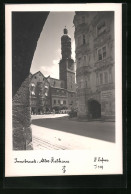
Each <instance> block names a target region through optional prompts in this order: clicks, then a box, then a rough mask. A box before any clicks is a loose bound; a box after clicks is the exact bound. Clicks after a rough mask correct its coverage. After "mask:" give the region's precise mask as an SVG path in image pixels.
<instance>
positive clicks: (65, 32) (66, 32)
mask: <svg viewBox="0 0 131 194" xmlns="http://www.w3.org/2000/svg"><path fill="white" fill-rule="evenodd" d="M64 34H68V30H67V29H66V26H65V28H64Z"/></svg>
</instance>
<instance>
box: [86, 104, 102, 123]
mask: <svg viewBox="0 0 131 194" xmlns="http://www.w3.org/2000/svg"><path fill="white" fill-rule="evenodd" d="M88 112H89V115H90V117H91V118H92V119H98V118H101V104H100V103H99V102H98V101H96V100H89V101H88Z"/></svg>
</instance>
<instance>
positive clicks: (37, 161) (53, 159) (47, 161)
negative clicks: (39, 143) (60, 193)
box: [14, 157, 70, 173]
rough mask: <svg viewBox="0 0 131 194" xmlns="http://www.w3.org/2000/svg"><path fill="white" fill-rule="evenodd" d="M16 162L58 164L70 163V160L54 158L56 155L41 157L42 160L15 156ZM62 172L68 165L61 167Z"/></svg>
mask: <svg viewBox="0 0 131 194" xmlns="http://www.w3.org/2000/svg"><path fill="white" fill-rule="evenodd" d="M14 163H17V164H20V163H21V164H25V163H26V164H32V163H47V164H48V163H52V164H53V163H54V164H57V163H60V164H68V163H70V161H69V160H63V159H61V158H54V157H51V158H50V159H46V158H41V159H40V160H36V159H33V160H27V159H23V160H20V159H18V158H14ZM61 170H62V172H63V173H65V172H66V171H67V170H66V165H64V166H62V168H61Z"/></svg>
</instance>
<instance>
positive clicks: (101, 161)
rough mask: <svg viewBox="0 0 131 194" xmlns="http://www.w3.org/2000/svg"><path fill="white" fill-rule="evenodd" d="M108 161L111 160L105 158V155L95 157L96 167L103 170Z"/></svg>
mask: <svg viewBox="0 0 131 194" xmlns="http://www.w3.org/2000/svg"><path fill="white" fill-rule="evenodd" d="M108 162H109V160H108V159H105V158H103V157H94V163H95V164H94V168H95V169H101V170H103V169H104V164H105V163H108Z"/></svg>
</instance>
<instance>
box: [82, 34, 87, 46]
mask: <svg viewBox="0 0 131 194" xmlns="http://www.w3.org/2000/svg"><path fill="white" fill-rule="evenodd" d="M85 43H86V38H85V34H83V44H85Z"/></svg>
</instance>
